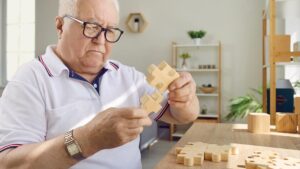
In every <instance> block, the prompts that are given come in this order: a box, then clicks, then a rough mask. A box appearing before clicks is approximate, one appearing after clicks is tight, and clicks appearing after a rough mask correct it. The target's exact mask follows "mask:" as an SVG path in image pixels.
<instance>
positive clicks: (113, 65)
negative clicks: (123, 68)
mask: <svg viewBox="0 0 300 169" xmlns="http://www.w3.org/2000/svg"><path fill="white" fill-rule="evenodd" d="M109 64H110V65H111V66H112V67H113V68H115V69H116V70H119V65H117V64H115V63H114V62H112V61H109Z"/></svg>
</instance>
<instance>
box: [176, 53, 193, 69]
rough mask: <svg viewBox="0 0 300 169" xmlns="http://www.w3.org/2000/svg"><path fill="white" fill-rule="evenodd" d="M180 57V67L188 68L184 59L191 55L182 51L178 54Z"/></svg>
mask: <svg viewBox="0 0 300 169" xmlns="http://www.w3.org/2000/svg"><path fill="white" fill-rule="evenodd" d="M179 57H180V58H182V65H181V68H182V69H187V68H188V65H187V62H186V60H187V59H188V58H191V55H190V54H189V53H187V52H186V53H182V54H181V55H179Z"/></svg>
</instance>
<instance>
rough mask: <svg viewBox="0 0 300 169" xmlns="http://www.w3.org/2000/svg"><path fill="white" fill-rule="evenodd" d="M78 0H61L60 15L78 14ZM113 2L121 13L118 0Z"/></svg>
mask: <svg viewBox="0 0 300 169" xmlns="http://www.w3.org/2000/svg"><path fill="white" fill-rule="evenodd" d="M77 1H78V0H59V9H58V15H59V16H64V15H72V16H76V14H77V7H76V5H77ZM112 1H113V3H114V4H115V6H116V9H117V12H118V13H119V11H120V7H119V2H118V0H112Z"/></svg>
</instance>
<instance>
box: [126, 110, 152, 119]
mask: <svg viewBox="0 0 300 169" xmlns="http://www.w3.org/2000/svg"><path fill="white" fill-rule="evenodd" d="M120 113H121V116H122V117H123V118H126V119H141V118H145V117H148V113H147V112H146V111H145V110H144V109H140V108H127V109H123V111H122V112H120Z"/></svg>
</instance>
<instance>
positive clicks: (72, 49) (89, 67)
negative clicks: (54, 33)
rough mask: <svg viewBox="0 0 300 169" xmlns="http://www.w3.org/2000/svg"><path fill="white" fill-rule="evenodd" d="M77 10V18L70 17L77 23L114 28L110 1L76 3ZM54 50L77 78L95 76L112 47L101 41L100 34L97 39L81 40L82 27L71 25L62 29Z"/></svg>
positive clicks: (91, 0) (113, 12) (114, 22)
mask: <svg viewBox="0 0 300 169" xmlns="http://www.w3.org/2000/svg"><path fill="white" fill-rule="evenodd" d="M77 9H78V10H77V11H78V15H77V16H74V17H76V18H77V19H79V20H82V21H87V22H95V23H98V24H99V25H101V26H102V27H104V28H107V27H116V26H117V24H118V23H117V22H118V12H117V10H116V7H115V5H114V4H113V2H112V1H111V0H79V1H78V3H77ZM66 19H67V18H65V20H66ZM65 24H66V23H65ZM58 48H60V49H59V50H60V51H61V56H60V57H61V58H62V60H63V61H64V62H65V64H67V66H69V67H70V68H72V69H73V70H75V71H76V72H77V73H79V74H88V75H95V74H97V73H98V72H99V71H100V70H101V69H102V68H103V65H104V63H105V62H106V60H107V59H108V56H109V54H110V53H111V49H112V43H109V42H107V41H106V40H105V37H104V32H102V33H101V34H100V36H99V37H98V38H94V39H90V38H87V37H85V36H84V35H83V26H81V24H79V23H78V22H74V21H71V23H70V25H68V26H64V27H63V32H62V34H61V39H60V40H59V43H58Z"/></svg>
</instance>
